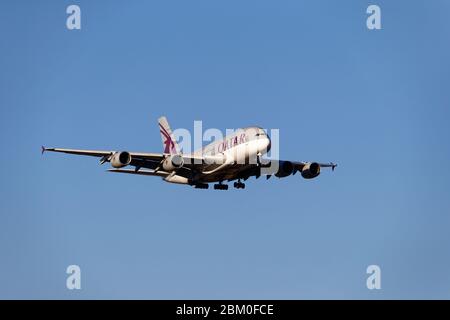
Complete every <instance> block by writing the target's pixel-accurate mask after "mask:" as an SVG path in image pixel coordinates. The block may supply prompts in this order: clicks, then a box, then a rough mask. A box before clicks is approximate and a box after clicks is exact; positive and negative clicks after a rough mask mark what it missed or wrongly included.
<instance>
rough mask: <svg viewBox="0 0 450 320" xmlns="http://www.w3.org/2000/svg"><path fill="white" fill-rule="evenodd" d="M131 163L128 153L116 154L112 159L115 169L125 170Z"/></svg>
mask: <svg viewBox="0 0 450 320" xmlns="http://www.w3.org/2000/svg"><path fill="white" fill-rule="evenodd" d="M130 162H131V155H130V153H129V152H127V151H122V152H116V153H114V154H113V156H112V158H111V166H113V167H114V168H123V167H126V166H127V165H129V164H130Z"/></svg>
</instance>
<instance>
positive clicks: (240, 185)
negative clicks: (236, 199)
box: [233, 179, 245, 189]
mask: <svg viewBox="0 0 450 320" xmlns="http://www.w3.org/2000/svg"><path fill="white" fill-rule="evenodd" d="M233 186H234V187H235V188H236V189H245V183H243V182H241V179H239V180H238V181H237V182H235V183H234V184H233Z"/></svg>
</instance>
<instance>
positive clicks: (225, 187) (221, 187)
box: [214, 182, 228, 190]
mask: <svg viewBox="0 0 450 320" xmlns="http://www.w3.org/2000/svg"><path fill="white" fill-rule="evenodd" d="M214 189H215V190H228V185H227V184H222V182H220V183H218V184H215V185H214Z"/></svg>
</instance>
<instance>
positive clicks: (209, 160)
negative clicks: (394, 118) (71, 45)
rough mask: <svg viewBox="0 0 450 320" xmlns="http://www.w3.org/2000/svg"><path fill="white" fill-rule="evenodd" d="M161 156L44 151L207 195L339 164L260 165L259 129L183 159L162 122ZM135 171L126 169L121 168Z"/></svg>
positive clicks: (263, 138)
mask: <svg viewBox="0 0 450 320" xmlns="http://www.w3.org/2000/svg"><path fill="white" fill-rule="evenodd" d="M158 123H159V129H160V133H161V139H162V142H163V147H164V150H163V152H162V153H141V152H128V151H98V150H78V149H59V148H46V147H44V146H42V150H41V151H42V154H43V153H44V152H46V151H50V152H62V153H68V154H75V155H83V156H93V157H98V158H100V164H104V163H105V162H109V163H110V164H111V166H112V168H111V169H108V170H107V171H109V172H114V173H125V174H134V175H144V176H157V177H161V178H162V179H163V180H164V181H166V182H170V183H177V184H184V185H190V186H193V187H194V188H197V189H208V188H209V183H215V184H214V189H215V190H228V185H227V184H225V183H224V181H228V182H231V181H234V187H235V188H236V189H244V188H245V183H243V182H242V180H244V181H246V180H247V179H248V178H249V177H253V176H254V177H256V178H257V179H258V178H259V177H260V176H262V175H265V176H266V178H267V179H269V178H270V177H271V176H272V175H274V176H276V177H278V178H284V177H287V176H290V175H294V174H296V173H297V172H300V174H301V176H302V177H303V178H305V179H313V178H316V177H317V176H319V174H320V172H321V168H331V169H332V171H334V169H335V168H336V166H337V164H335V163H333V162H330V163H318V162H298V161H285V160H269V159H263V158H262V156H263V155H264V154H267V153H268V152H269V150H270V148H271V140H270V138H269V136H268V135H267V133H266V132H265V131H264V130H263V129H262V128H260V127H245V128H242V129H239V130H236V131H235V132H233V133H232V134H230V135H227V136H226V137H225V138H224V139H218V140H217V141H213V142H211V143H210V144H208V145H206V146H205V147H203V148H200V150H197V151H195V152H192V153H189V154H183V153H182V150H180V147H179V145H178V143H177V142H176V139H175V138H174V135H173V134H172V130H171V129H170V126H169V123H168V121H167V119H166V117H164V116H163V117H160V118H159V119H158ZM130 166H131V167H134V168H132V169H127V168H125V167H130Z"/></svg>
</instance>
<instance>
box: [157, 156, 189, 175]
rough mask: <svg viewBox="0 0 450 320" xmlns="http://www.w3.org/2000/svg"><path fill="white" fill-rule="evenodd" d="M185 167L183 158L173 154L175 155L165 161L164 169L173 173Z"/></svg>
mask: <svg viewBox="0 0 450 320" xmlns="http://www.w3.org/2000/svg"><path fill="white" fill-rule="evenodd" d="M183 165H184V159H183V157H182V156H180V155H179V154H173V155H170V156H168V157H167V158H166V159H165V160H164V162H163V164H162V167H163V169H164V171H167V172H172V171H175V170H177V169H180V168H181V167H182V166H183Z"/></svg>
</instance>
